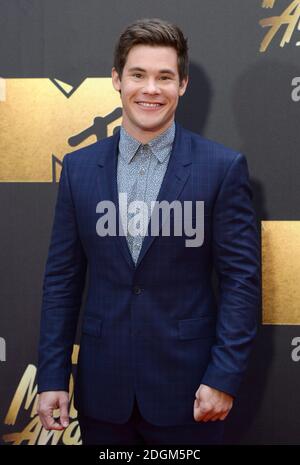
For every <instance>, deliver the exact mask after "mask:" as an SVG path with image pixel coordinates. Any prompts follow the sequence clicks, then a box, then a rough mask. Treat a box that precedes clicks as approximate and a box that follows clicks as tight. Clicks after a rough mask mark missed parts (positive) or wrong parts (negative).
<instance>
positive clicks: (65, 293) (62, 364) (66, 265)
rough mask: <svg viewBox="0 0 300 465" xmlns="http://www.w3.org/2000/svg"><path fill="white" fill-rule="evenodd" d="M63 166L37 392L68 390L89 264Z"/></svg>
mask: <svg viewBox="0 0 300 465" xmlns="http://www.w3.org/2000/svg"><path fill="white" fill-rule="evenodd" d="M68 158H69V154H67V155H65V157H64V159H63V164H62V171H61V177H60V182H59V187H58V195H57V200H56V206H55V214H54V222H53V226H52V234H51V240H50V246H49V252H48V258H47V262H46V267H45V275H44V281H43V297H42V309H41V322H40V340H39V351H38V372H37V382H38V392H39V393H40V392H42V391H52V390H53V391H54V390H55V391H57V390H64V391H68V390H69V378H70V374H71V368H72V361H71V356H72V349H73V343H74V339H75V335H76V327H77V320H78V315H79V310H80V306H81V300H82V293H83V289H84V284H85V276H86V268H87V260H86V256H85V253H84V250H83V247H82V244H81V241H80V237H79V234H78V227H77V223H76V217H75V209H74V205H73V200H72V192H71V187H70V179H69V172H68V162H69V159H68Z"/></svg>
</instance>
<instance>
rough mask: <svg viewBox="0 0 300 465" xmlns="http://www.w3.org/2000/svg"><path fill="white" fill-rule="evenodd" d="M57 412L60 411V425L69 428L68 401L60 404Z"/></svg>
mask: <svg viewBox="0 0 300 465" xmlns="http://www.w3.org/2000/svg"><path fill="white" fill-rule="evenodd" d="M59 410H60V423H61V424H62V426H64V427H65V428H66V427H67V426H69V403H68V401H66V400H64V401H62V402H60V405H59Z"/></svg>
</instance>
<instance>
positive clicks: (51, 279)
mask: <svg viewBox="0 0 300 465" xmlns="http://www.w3.org/2000/svg"><path fill="white" fill-rule="evenodd" d="M118 141H119V131H117V133H116V134H115V135H113V136H112V137H108V138H106V139H103V140H101V141H99V142H96V143H94V144H92V145H90V146H88V147H85V148H83V149H80V150H77V151H75V152H72V153H70V154H67V155H66V156H65V157H64V159H63V167H62V173H61V178H60V183H59V190H58V197H57V203H56V208H55V217H54V223H53V230H52V236H51V242H50V247H49V254H48V260H47V263H46V269H45V277H44V286H43V302H42V313H41V332H40V344H39V362H38V392H42V391H51V390H68V387H69V377H70V372H71V353H72V347H73V343H74V338H75V334H76V327H77V321H78V315H79V310H80V306H81V300H82V294H83V289H84V283H85V277H86V274H87V273H86V272H87V269H88V271H89V273H88V275H89V282H88V290H87V299H86V303H85V306H84V313H83V323H82V331H81V341H80V352H79V357H78V367H77V376H76V380H75V407H76V408H77V409H78V410H79V411H80V412H82V413H83V414H85V415H88V416H91V417H94V418H96V419H99V420H102V421H110V422H115V423H123V422H125V421H127V419H128V418H129V416H130V413H131V409H132V404H133V400H134V394H136V396H137V400H138V403H139V406H140V410H141V413H142V415H143V416H144V417H145V418H146V420H148V421H149V422H151V423H154V424H156V425H175V424H189V423H194V422H195V420H194V418H193V405H194V398H195V392H196V390H197V388H198V387H199V385H200V384H201V383H204V384H207V385H209V386H212V387H214V388H217V389H220V390H222V391H225V392H227V393H229V394H231V395H233V396H235V395H236V393H237V391H238V388H239V385H240V382H241V379H242V376H243V374H244V372H245V369H246V365H247V360H248V358H249V354H250V350H251V346H252V342H253V339H254V337H255V334H256V328H257V315H258V308H259V304H260V266H259V256H260V254H259V240H258V232H257V227H256V219H255V214H254V211H253V207H252V202H251V190H250V187H249V177H248V169H247V163H246V159H245V157H244V156H243V155H242V154H240V153H237V152H234V151H232V150H230V149H228V148H226V147H224V146H223V145H221V144H218V143H215V142H212V141H209V140H207V139H205V138H203V137H201V136H200V135H198V134H195V133H192V132H190V131H188V130H186V129H184V128H183V127H181V126H180V125H179V124H178V123H176V134H175V140H174V144H173V149H172V153H171V156H170V161H169V164H168V168H167V171H166V174H165V177H164V179H163V183H162V186H161V189H160V192H159V195H158V198H157V200H158V201H161V200H167V201H169V202H172V201H173V200H179V201H180V202H183V201H185V200H192V201H193V202H195V201H196V200H201V201H204V210H205V225H204V242H203V245H202V246H201V247H197V248H195V247H186V246H185V240H186V239H187V238H188V237H187V236H185V235H183V236H175V235H174V234H172V229H171V235H170V236H169V237H168V236H163V235H159V236H151V235H150V234H149V235H147V236H146V237H145V239H144V241H143V245H142V249H141V252H140V255H139V258H138V262H137V265H136V266H135V265H134V263H133V260H132V258H131V255H130V251H129V249H128V246H127V241H126V238H125V237H124V236H115V237H114V236H106V237H100V236H99V235H97V233H96V223H97V220H98V219H99V214H98V213H96V205H97V203H98V202H99V201H101V200H112V201H113V202H114V203H115V205H116V206H117V212H118V191H117V154H118ZM213 268H215V270H216V273H217V276H218V279H219V298H218V301H217V302H216V299H215V298H214V294H213V290H212V284H211V275H212V270H213Z"/></svg>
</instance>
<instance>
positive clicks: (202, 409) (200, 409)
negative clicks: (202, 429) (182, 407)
mask: <svg viewBox="0 0 300 465" xmlns="http://www.w3.org/2000/svg"><path fill="white" fill-rule="evenodd" d="M209 415H211V409H210V408H208V407H207V406H205V405H203V402H202V403H201V402H200V401H199V399H195V402H194V418H195V420H196V421H204V419H205V418H206V417H208V416H209Z"/></svg>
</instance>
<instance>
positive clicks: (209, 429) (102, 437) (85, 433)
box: [78, 398, 224, 445]
mask: <svg viewBox="0 0 300 465" xmlns="http://www.w3.org/2000/svg"><path fill="white" fill-rule="evenodd" d="M78 422H79V426H80V430H81V438H82V444H83V445H91V444H97V445H98V444H111V445H112V444H114V445H145V444H149V445H151V444H155V445H159V444H161V445H174V444H190V445H206V444H209V445H211V444H221V443H222V440H223V433H224V422H223V421H218V420H217V421H215V422H212V421H208V422H206V423H204V422H196V421H195V424H191V425H176V426H157V425H153V424H151V423H149V422H148V421H147V420H145V419H144V418H143V417H142V415H141V412H140V410H139V406H138V403H137V400H136V398H135V399H134V405H133V409H132V413H131V416H130V418H129V420H128V421H127V422H126V423H121V424H120V423H110V422H102V421H99V420H96V419H93V418H90V417H87V416H84V415H82V414H81V413H80V412H78Z"/></svg>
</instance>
